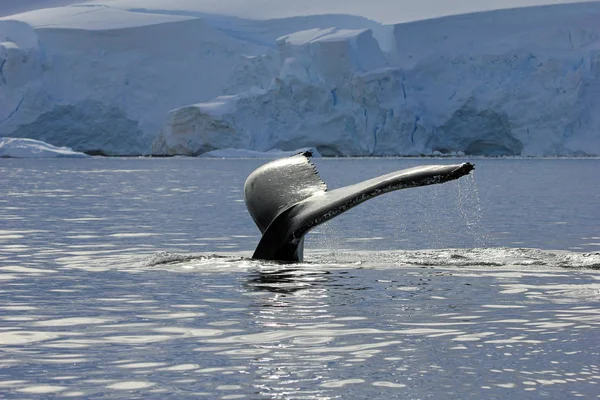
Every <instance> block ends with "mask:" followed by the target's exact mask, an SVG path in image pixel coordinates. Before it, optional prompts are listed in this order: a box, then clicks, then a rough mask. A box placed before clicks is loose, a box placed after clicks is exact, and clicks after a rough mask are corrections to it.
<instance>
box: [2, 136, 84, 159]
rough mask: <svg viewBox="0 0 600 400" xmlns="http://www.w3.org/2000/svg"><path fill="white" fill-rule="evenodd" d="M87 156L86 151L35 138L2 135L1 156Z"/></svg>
mask: <svg viewBox="0 0 600 400" xmlns="http://www.w3.org/2000/svg"><path fill="white" fill-rule="evenodd" d="M64 157H68V158H85V157H89V156H88V155H87V154H85V153H79V152H77V151H73V150H72V149H70V148H68V147H56V146H52V145H51V144H48V143H44V142H40V141H39V140H33V139H20V138H8V137H0V158H64Z"/></svg>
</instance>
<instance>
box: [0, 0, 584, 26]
mask: <svg viewBox="0 0 600 400" xmlns="http://www.w3.org/2000/svg"><path fill="white" fill-rule="evenodd" d="M82 2H85V1H81V0H80V1H74V0H0V16H6V15H11V14H15V13H18V12H23V11H28V10H33V9H37V8H48V7H57V6H61V5H68V4H77V3H82ZM576 2H580V1H577V0H95V1H92V3H93V4H107V5H112V6H116V7H118V8H124V9H127V8H148V9H174V10H177V9H189V10H197V11H203V12H208V13H215V14H225V15H234V16H240V17H249V18H255V19H266V18H277V17H288V16H293V15H307V14H323V13H327V14H329V13H335V14H353V15H362V16H364V17H367V18H371V19H374V20H378V21H380V22H383V23H394V22H405V21H414V20H419V19H426V18H433V17H439V16H444V15H452V14H462V13H468V12H473V11H484V10H493V9H498V8H513V7H524V6H534V5H543V4H561V3H576Z"/></svg>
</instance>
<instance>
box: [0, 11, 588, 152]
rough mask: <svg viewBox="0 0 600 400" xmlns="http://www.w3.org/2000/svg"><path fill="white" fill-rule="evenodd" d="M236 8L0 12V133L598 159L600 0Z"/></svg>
mask: <svg viewBox="0 0 600 400" xmlns="http://www.w3.org/2000/svg"><path fill="white" fill-rule="evenodd" d="M234 3H235V4H238V3H239V1H237V0H236V1H230V2H219V3H215V2H207V1H199V2H190V1H186V0H175V1H171V2H166V1H164V0H153V1H149V2H148V1H146V2H141V1H137V0H113V1H104V2H102V1H101V2H94V3H89V4H88V3H82V4H77V5H71V6H66V7H57V8H52V9H48V10H34V11H30V12H26V13H23V14H17V15H12V16H8V17H3V18H0V135H1V136H11V137H24V138H32V139H37V140H43V141H45V142H48V143H51V144H54V145H57V146H69V147H71V148H73V149H74V150H76V151H84V152H87V153H89V154H106V155H132V154H156V155H192V156H196V155H201V154H205V153H208V152H214V151H220V150H226V149H227V151H226V153H227V152H228V151H229V150H228V149H239V150H240V151H242V150H248V151H253V152H268V151H270V150H272V149H281V150H282V151H291V150H294V149H298V148H314V149H316V150H317V151H318V152H319V153H320V154H321V155H323V156H371V155H374V156H388V155H389V156H392V155H422V154H437V155H445V154H463V153H464V154H469V155H491V156H500V155H524V156H597V155H600V139H599V138H598V131H599V129H600V117H599V116H600V104H599V101H598V97H597V95H596V93H598V89H600V79H599V78H600V76H599V74H600V52H599V50H600V26H599V25H598V24H597V21H599V20H600V3H597V2H588V3H575V4H560V5H546V6H538V7H528V8H516V9H504V10H494V11H485V12H477V13H470V14H461V15H450V16H439V15H430V16H429V17H437V18H430V19H421V20H415V21H407V20H405V19H403V18H407V17H406V16H403V14H402V13H401V12H400V11H399V9H406V4H400V3H401V2H400V3H397V4H400V6H398V5H396V8H394V7H393V6H391V5H389V4H388V3H386V2H382V1H377V2H376V3H377V4H379V3H381V4H379V5H380V7H376V5H371V6H370V7H367V5H365V4H364V2H361V3H360V4H361V7H363V8H360V7H359V6H358V4H359V3H358V2H354V1H351V2H350V3H348V4H350V5H351V7H349V9H350V10H349V11H348V14H346V15H342V14H335V15H334V14H326V13H328V12H329V13H333V12H341V11H338V9H337V8H336V7H338V6H339V4H338V2H337V1H333V0H330V1H328V2H322V3H323V4H322V5H320V6H318V5H317V4H316V3H314V4H313V3H312V2H309V3H307V4H309V5H310V7H308V6H307V7H306V9H305V10H296V11H294V12H292V11H290V9H289V8H286V9H285V10H284V8H282V7H281V6H280V7H279V8H278V7H277V6H274V8H272V9H271V8H269V10H270V11H269V12H265V13H264V14H263V15H262V17H259V16H258V14H257V11H256V10H255V8H256V7H254V8H252V9H250V8H249V7H248V6H245V7H244V6H243V5H242V4H241V3H240V4H238V6H239V7H232V5H233V4H234ZM268 3H269V4H271V3H273V4H275V3H274V2H272V1H271V2H268ZM355 3H356V4H355ZM384 3H385V4H384ZM547 3H548V2H547ZM340 4H341V3H340ZM319 7H320V8H319ZM357 7H359V8H360V9H359V8H357ZM386 7H387V8H386ZM403 7H404V8H403ZM274 10H275V11H274ZM277 10H279V11H277ZM340 10H341V9H340ZM374 10H375V11H374ZM276 11H277V12H276ZM465 11H468V10H465ZM311 13H312V14H311ZM351 14H353V15H351ZM425 17H427V16H425ZM395 21H398V22H397V23H396V22H395ZM216 154H218V153H216Z"/></svg>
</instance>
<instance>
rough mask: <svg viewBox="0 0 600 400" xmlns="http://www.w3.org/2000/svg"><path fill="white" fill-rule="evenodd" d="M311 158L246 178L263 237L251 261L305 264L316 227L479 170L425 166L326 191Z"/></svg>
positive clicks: (274, 163) (307, 154)
mask: <svg viewBox="0 0 600 400" xmlns="http://www.w3.org/2000/svg"><path fill="white" fill-rule="evenodd" d="M311 155H312V154H310V152H305V153H301V154H297V155H295V156H292V157H287V158H282V159H279V160H275V161H272V162H269V163H267V164H265V165H263V166H261V167H259V168H258V169H257V170H255V171H254V172H252V174H250V176H249V177H248V179H246V183H245V185H244V198H245V200H246V206H247V207H248V211H249V213H250V215H251V216H252V219H254V222H255V223H256V225H257V226H258V229H260V231H261V233H262V238H261V239H260V242H259V243H258V246H257V247H256V250H255V251H254V255H253V256H252V258H255V259H262V260H275V261H288V262H297V261H302V251H303V247H304V235H306V234H307V233H308V232H309V231H310V230H311V229H312V228H314V227H315V226H317V225H319V224H322V223H323V222H325V221H328V220H330V219H331V218H333V217H335V216H336V215H339V214H341V213H343V212H344V211H347V210H349V209H351V208H352V207H355V206H357V205H359V204H360V203H362V202H364V201H367V200H369V199H372V198H373V197H376V196H379V195H381V194H384V193H387V192H391V191H393V190H399V189H406V188H412V187H418V186H426V185H433V184H436V183H444V182H448V181H451V180H454V179H458V178H460V177H461V176H464V175H467V174H468V173H469V172H471V171H472V170H473V169H474V166H473V164H470V163H463V164H454V165H425V166H420V167H414V168H409V169H404V170H401V171H396V172H392V173H390V174H386V175H382V176H379V177H376V178H373V179H369V180H366V181H363V182H360V183H356V184H354V185H350V186H345V187H342V188H339V189H335V190H332V191H327V185H325V183H324V182H323V181H322V180H321V178H320V177H319V174H318V172H317V170H316V168H315V167H314V165H313V164H312V163H311V162H310V160H309V157H310V156H311Z"/></svg>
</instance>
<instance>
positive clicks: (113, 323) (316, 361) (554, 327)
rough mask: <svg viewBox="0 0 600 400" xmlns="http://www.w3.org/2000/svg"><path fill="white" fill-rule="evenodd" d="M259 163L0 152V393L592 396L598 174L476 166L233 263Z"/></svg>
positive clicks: (599, 346)
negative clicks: (303, 241)
mask: <svg viewBox="0 0 600 400" xmlns="http://www.w3.org/2000/svg"><path fill="white" fill-rule="evenodd" d="M264 162H265V161H264V160H202V159H125V160H119V159H88V160H0V398H8V399H13V398H14V399H21V398H40V397H41V398H63V397H65V398H66V397H76V398H143V399H164V398H174V399H179V398H203V397H204V398H210V399H213V398H223V399H237V398H249V399H262V398H265V399H266V398H278V399H279V398H280V399H286V398H290V399H296V398H314V399H327V398H367V397H371V398H382V399H386V398H402V399H422V398H434V399H447V398H460V399H480V398H519V399H521V398H523V399H525V398H527V399H530V398H549V399H563V398H564V399H566V398H575V397H581V398H598V397H600V396H599V394H600V342H599V341H598V338H599V337H600V329H599V328H600V273H599V270H600V253H599V251H600V229H599V228H598V226H600V206H599V205H600V180H599V179H598V172H600V160H593V159H592V160H529V159H528V160H518V159H517V160H501V159H481V160H475V161H474V162H475V164H476V172H475V174H474V176H473V177H467V178H463V179H461V180H460V181H457V182H452V183H448V184H444V185H437V186H432V187H426V188H419V189H410V190H403V191H399V192H394V193H390V194H387V195H385V196H382V197H380V198H377V199H374V200H371V201H369V202H367V203H365V204H364V205H362V206H359V207H358V208H356V209H354V210H352V211H350V212H348V213H346V214H344V215H342V216H340V217H338V218H336V219H335V220H333V221H331V222H330V223H328V224H327V225H325V226H322V227H319V228H318V229H317V230H316V231H315V232H313V233H311V234H310V235H309V237H308V238H307V250H306V262H305V263H302V264H295V265H294V264H288V265H279V264H275V263H264V262H259V261H253V260H250V259H248V256H249V255H251V252H252V250H253V249H254V246H255V245H256V243H257V241H258V239H259V238H260V236H259V235H258V230H257V229H256V227H255V226H254V224H253V222H252V220H251V219H250V217H249V216H248V215H247V212H246V208H245V205H244V202H243V191H242V189H243V183H244V180H245V178H246V176H247V175H248V174H249V173H250V172H251V171H252V170H253V169H254V168H256V167H257V166H259V165H260V164H262V163H264ZM440 162H442V163H443V162H449V163H451V162H457V161H456V160H454V161H452V160H421V159H352V160H346V159H343V160H331V159H317V160H315V163H316V164H317V167H318V168H319V170H320V171H321V175H322V176H323V178H324V180H325V181H326V182H327V183H328V184H329V186H330V187H331V188H335V187H338V186H342V185H345V184H349V183H352V182H356V181H358V180H361V179H366V178H369V177H372V176H376V175H379V174H383V173H386V172H390V171H393V170H397V169H402V168H407V167H410V166H414V165H418V164H425V163H440Z"/></svg>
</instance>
